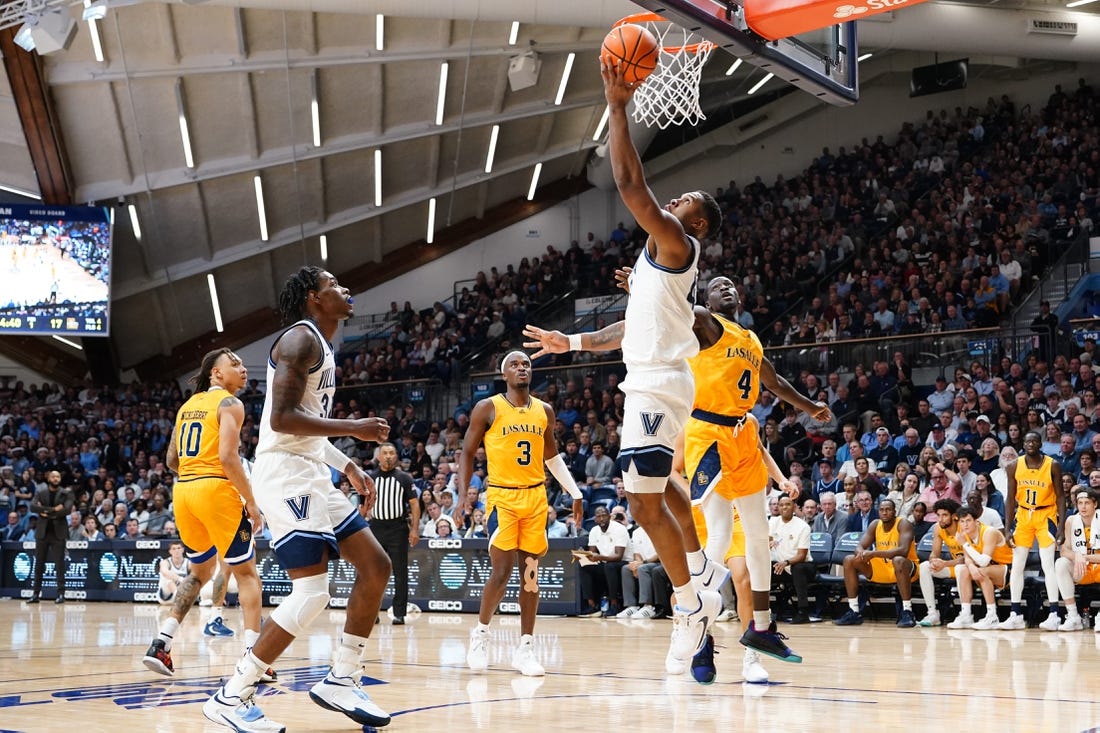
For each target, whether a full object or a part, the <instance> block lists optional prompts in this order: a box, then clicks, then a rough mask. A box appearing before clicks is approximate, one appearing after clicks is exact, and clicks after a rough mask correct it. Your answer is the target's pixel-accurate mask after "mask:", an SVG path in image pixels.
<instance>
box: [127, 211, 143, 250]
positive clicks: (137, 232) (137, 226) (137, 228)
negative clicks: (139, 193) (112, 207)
mask: <svg viewBox="0 0 1100 733" xmlns="http://www.w3.org/2000/svg"><path fill="white" fill-rule="evenodd" d="M126 209H127V210H128V211H129V212H130V226H131V227H133V228H134V239H136V240H137V241H139V242H140V241H141V222H139V221H138V214H137V207H136V206H134V205H133V204H130V205H129V206H127V207H126Z"/></svg>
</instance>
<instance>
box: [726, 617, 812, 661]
mask: <svg viewBox="0 0 1100 733" xmlns="http://www.w3.org/2000/svg"><path fill="white" fill-rule="evenodd" d="M786 641H787V637H786V636H785V635H784V634H781V633H779V632H778V631H776V628H775V622H772V624H771V625H770V626H768V628H766V629H764V630H763V631H760V630H758V629H757V628H756V622H755V621H750V622H749V628H748V630H747V631H746V632H745V633H744V634H743V635H742V636H741V644H742V645H743V646H747V647H748V648H749V649H755V650H756V651H758V652H760V653H761V654H767V655H768V656H769V657H775V658H776V659H778V660H779V661H781V662H793V663H794V664H801V663H802V657H800V656H799V655H798V654H795V653H794V651H793V650H791V648H790V647H788V646H787V644H786Z"/></svg>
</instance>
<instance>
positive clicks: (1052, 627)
mask: <svg viewBox="0 0 1100 733" xmlns="http://www.w3.org/2000/svg"><path fill="white" fill-rule="evenodd" d="M1061 625H1062V619H1061V617H1059V616H1058V612H1057V611H1051V612H1050V615H1049V616H1047V617H1046V620H1044V621H1043V623H1041V624H1039V628H1040V629H1042V630H1043V631H1057V630H1058V627H1059V626H1061Z"/></svg>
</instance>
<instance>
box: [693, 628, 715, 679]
mask: <svg viewBox="0 0 1100 733" xmlns="http://www.w3.org/2000/svg"><path fill="white" fill-rule="evenodd" d="M717 653H718V652H716V651H715V650H714V637H713V636H712V635H711V634H707V638H706V641H704V642H703V648H702V649H700V650H699V652H698V653H697V654H696V655H695V656H694V657H692V658H691V676H692V677H694V678H695V681H696V682H698V683H699V684H701V685H709V684H711V683H712V682H714V680H715V678H717V677H718V669H717V668H716V667H715V666H714V655H715V654H717Z"/></svg>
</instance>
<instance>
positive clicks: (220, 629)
mask: <svg viewBox="0 0 1100 733" xmlns="http://www.w3.org/2000/svg"><path fill="white" fill-rule="evenodd" d="M202 633H204V634H206V635H207V636H233V635H234V632H233V629H231V628H229V627H228V626H226V625H225V624H224V623H222V617H221V616H218V617H217V618H215V619H214V620H213V621H211V622H210V623H208V624H207V625H206V626H204V627H203V629H202Z"/></svg>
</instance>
